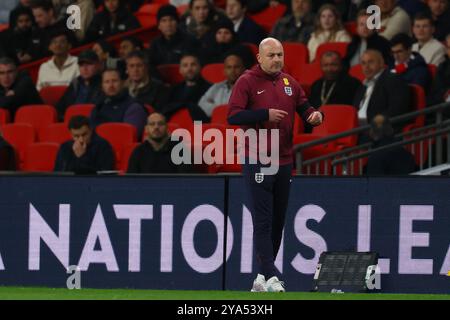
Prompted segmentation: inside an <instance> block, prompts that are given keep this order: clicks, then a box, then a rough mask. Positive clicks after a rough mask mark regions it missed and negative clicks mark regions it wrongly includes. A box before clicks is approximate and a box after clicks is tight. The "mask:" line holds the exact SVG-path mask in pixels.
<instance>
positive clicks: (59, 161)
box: [54, 116, 114, 174]
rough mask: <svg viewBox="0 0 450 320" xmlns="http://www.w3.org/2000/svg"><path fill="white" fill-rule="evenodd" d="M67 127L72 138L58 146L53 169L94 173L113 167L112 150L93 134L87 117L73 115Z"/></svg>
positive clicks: (105, 142) (104, 141) (106, 143)
mask: <svg viewBox="0 0 450 320" xmlns="http://www.w3.org/2000/svg"><path fill="white" fill-rule="evenodd" d="M68 127H69V130H70V133H71V135H72V140H70V141H67V142H65V143H63V144H62V145H61V146H60V148H59V151H58V154H57V156H56V160H55V168H54V171H57V172H58V171H59V172H74V173H76V174H95V173H97V172H98V171H106V170H113V169H114V151H113V149H112V147H111V145H110V144H109V143H108V142H107V141H106V140H104V139H103V138H101V137H99V136H97V135H95V133H94V132H93V129H92V128H91V125H90V123H89V118H87V117H85V116H73V117H72V118H71V119H70V121H69V125H68Z"/></svg>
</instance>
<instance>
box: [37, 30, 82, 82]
mask: <svg viewBox="0 0 450 320" xmlns="http://www.w3.org/2000/svg"><path fill="white" fill-rule="evenodd" d="M71 48H72V45H71V44H70V42H69V37H68V35H67V34H66V33H65V31H64V30H59V31H57V32H55V33H54V34H53V35H52V36H51V39H50V44H49V50H50V51H51V52H52V53H53V56H52V58H51V59H50V60H48V61H47V62H44V63H43V64H42V65H41V66H40V68H39V74H38V80H37V84H36V88H37V89H38V90H41V89H42V88H44V87H47V86H63V85H67V86H68V85H69V84H70V82H71V81H72V80H73V79H75V78H76V77H78V76H79V75H80V70H79V68H78V58H77V57H74V56H72V55H70V54H69V50H70V49H71Z"/></svg>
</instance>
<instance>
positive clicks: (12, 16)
mask: <svg viewBox="0 0 450 320" xmlns="http://www.w3.org/2000/svg"><path fill="white" fill-rule="evenodd" d="M31 3H32V0H20V1H19V3H18V4H17V6H16V7H15V8H14V9H13V10H11V12H10V13H9V27H10V28H13V29H14V27H15V26H16V25H15V23H16V21H17V15H18V13H21V12H23V9H26V10H28V12H29V13H30V14H31V16H32V19H33V24H34V17H33V13H32V12H31Z"/></svg>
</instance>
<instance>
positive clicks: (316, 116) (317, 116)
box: [306, 111, 323, 126]
mask: <svg viewBox="0 0 450 320" xmlns="http://www.w3.org/2000/svg"><path fill="white" fill-rule="evenodd" d="M322 120H323V119H322V113H320V112H319V111H314V112H313V113H311V114H310V116H309V117H308V119H307V120H306V122H308V123H309V124H310V125H313V126H318V125H319V124H321V123H322Z"/></svg>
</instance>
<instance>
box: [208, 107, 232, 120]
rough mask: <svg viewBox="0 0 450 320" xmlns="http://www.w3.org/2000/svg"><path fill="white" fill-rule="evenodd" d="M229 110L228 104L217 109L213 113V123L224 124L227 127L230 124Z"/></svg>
mask: <svg viewBox="0 0 450 320" xmlns="http://www.w3.org/2000/svg"><path fill="white" fill-rule="evenodd" d="M228 109H229V107H228V104H222V105H220V106H217V107H215V108H214V109H213V111H212V115H211V122H214V123H222V124H225V125H226V124H228V120H227V118H228Z"/></svg>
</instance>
